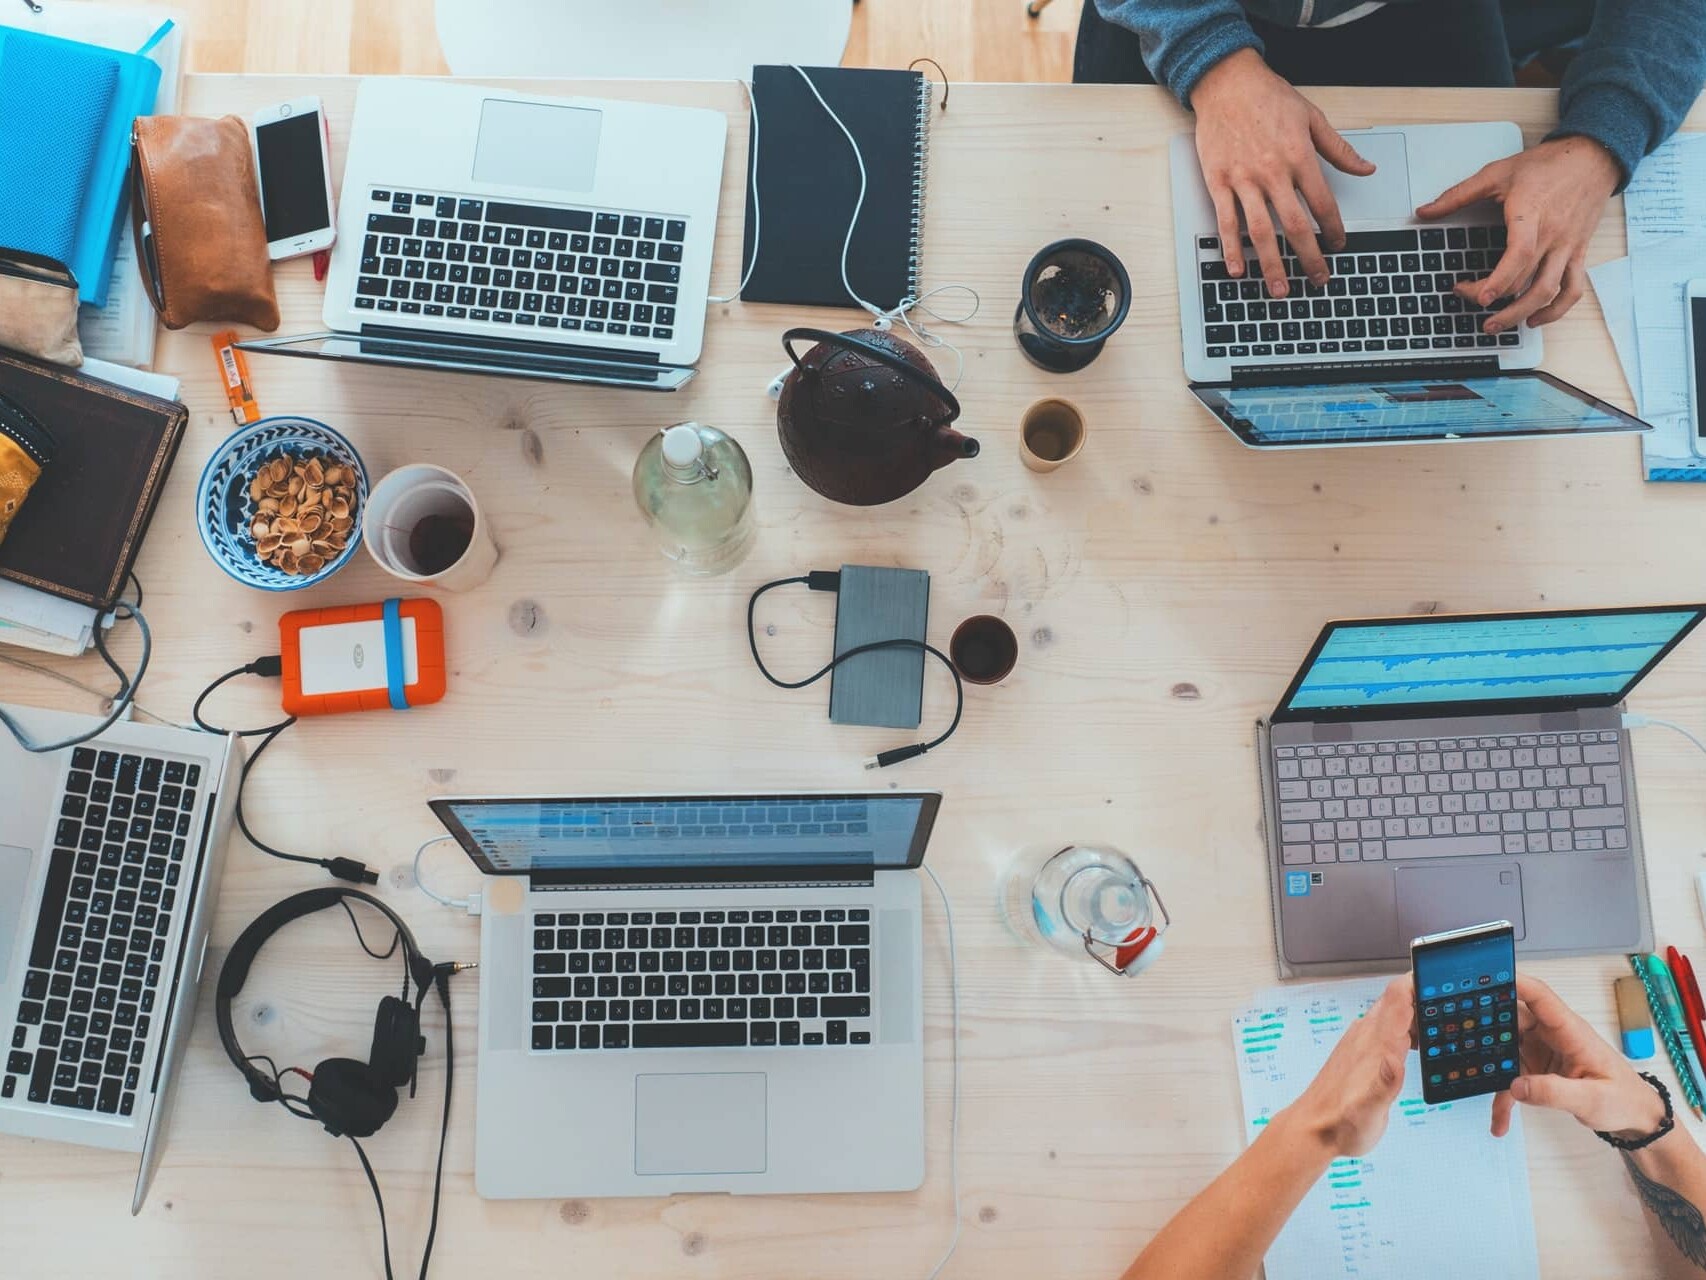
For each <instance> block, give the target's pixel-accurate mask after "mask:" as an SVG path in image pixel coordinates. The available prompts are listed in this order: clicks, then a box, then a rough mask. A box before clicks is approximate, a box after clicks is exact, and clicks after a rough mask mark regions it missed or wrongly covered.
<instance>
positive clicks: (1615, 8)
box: [1416, 0, 1706, 333]
mask: <svg viewBox="0 0 1706 1280" xmlns="http://www.w3.org/2000/svg"><path fill="white" fill-rule="evenodd" d="M1703 82H1706V6H1702V5H1700V4H1699V3H1688V4H1684V3H1678V0H1599V3H1598V4H1596V5H1595V6H1594V18H1593V26H1592V27H1591V28H1590V30H1589V31H1588V36H1587V40H1586V42H1585V43H1584V45H1583V47H1582V51H1581V52H1580V53H1579V54H1577V55H1576V58H1575V61H1574V62H1572V63H1571V64H1570V68H1569V70H1568V71H1566V72H1565V73H1564V85H1563V89H1562V90H1561V92H1560V94H1559V99H1558V127H1557V128H1556V129H1554V130H1553V131H1552V132H1551V133H1550V134H1548V135H1547V136H1546V139H1545V141H1543V142H1541V143H1540V144H1539V145H1538V146H1535V147H1530V148H1529V149H1528V150H1527V151H1524V152H1522V154H1520V155H1516V156H1512V157H1511V158H1509V159H1507V160H1496V161H1494V162H1493V163H1492V164H1489V165H1487V166H1486V167H1485V168H1483V169H1482V170H1481V171H1480V172H1479V173H1476V174H1475V175H1474V176H1473V177H1470V178H1468V179H1467V180H1465V181H1463V182H1460V183H1458V184H1457V185H1456V186H1455V187H1452V188H1451V189H1450V190H1449V191H1447V192H1445V193H1443V194H1442V195H1441V196H1440V197H1439V198H1438V199H1436V200H1433V201H1430V202H1429V203H1427V204H1425V205H1423V206H1422V207H1421V208H1419V209H1417V210H1416V213H1417V214H1418V215H1419V216H1421V217H1423V218H1443V217H1445V216H1446V215H1448V214H1452V213H1456V212H1457V211H1458V210H1460V209H1462V208H1464V207H1465V206H1467V205H1469V204H1472V203H1474V202H1475V201H1477V200H1496V201H1498V202H1499V203H1500V204H1502V205H1503V206H1504V216H1505V235H1506V240H1507V242H1508V243H1507V247H1506V249H1505V254H1504V257H1503V258H1501V259H1500V260H1499V264H1498V266H1497V267H1495V268H1494V270H1493V272H1492V274H1491V275H1489V276H1488V277H1487V278H1486V279H1484V280H1478V281H1473V282H1470V283H1466V284H1460V285H1458V286H1457V291H1458V293H1460V294H1462V295H1463V296H1464V297H1466V298H1469V299H1471V300H1472V301H1474V302H1476V303H1478V304H1479V305H1481V306H1486V305H1488V304H1490V303H1492V302H1493V301H1494V300H1495V299H1498V298H1508V299H1510V302H1509V303H1508V305H1506V306H1505V307H1503V308H1502V309H1501V310H1500V311H1499V312H1498V313H1497V314H1496V315H1494V316H1493V317H1492V319H1490V320H1489V321H1488V322H1487V324H1486V326H1485V328H1486V331H1487V332H1488V333H1498V332H1499V331H1500V330H1502V329H1509V328H1512V327H1513V326H1515V325H1518V324H1521V323H1522V322H1523V321H1525V320H1526V321H1527V322H1528V323H1529V324H1530V325H1541V324H1548V323H1550V322H1551V321H1553V320H1556V319H1558V317H1560V316H1562V315H1563V314H1564V313H1565V312H1567V311H1568V310H1569V309H1570V308H1571V307H1573V306H1575V305H1576V300H1577V299H1578V298H1580V297H1581V296H1582V290H1583V288H1584V287H1585V285H1586V283H1587V268H1586V261H1587V249H1588V240H1589V239H1590V238H1591V237H1592V236H1593V233H1594V228H1595V227H1597V226H1599V220H1600V217H1601V216H1602V215H1603V214H1604V213H1605V204H1606V201H1607V200H1609V199H1610V198H1611V197H1612V196H1613V195H1615V194H1616V193H1617V192H1619V191H1621V190H1622V189H1623V188H1624V186H1625V185H1627V183H1628V181H1629V179H1630V177H1631V176H1632V175H1633V174H1634V172H1635V166H1636V165H1637V164H1638V163H1639V162H1640V159H1641V157H1642V156H1644V155H1646V154H1647V153H1648V152H1649V151H1651V150H1652V149H1653V148H1654V147H1656V146H1658V145H1659V144H1660V143H1661V142H1663V141H1664V140H1665V139H1666V138H1668V137H1669V136H1670V135H1671V133H1672V131H1674V130H1675V128H1676V126H1677V125H1678V124H1680V123H1681V121H1682V118H1683V116H1685V115H1687V114H1688V109H1689V107H1691V106H1692V105H1693V104H1694V100H1695V98H1696V96H1698V94H1699V93H1700V87H1701V85H1702V83H1703Z"/></svg>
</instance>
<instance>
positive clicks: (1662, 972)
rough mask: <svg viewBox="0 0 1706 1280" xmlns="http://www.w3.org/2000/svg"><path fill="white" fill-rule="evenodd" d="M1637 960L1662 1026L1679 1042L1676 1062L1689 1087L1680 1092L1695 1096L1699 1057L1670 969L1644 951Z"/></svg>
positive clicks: (1698, 1090)
mask: <svg viewBox="0 0 1706 1280" xmlns="http://www.w3.org/2000/svg"><path fill="white" fill-rule="evenodd" d="M1641 962H1642V963H1643V964H1645V965H1646V966H1647V978H1648V981H1650V982H1651V983H1652V987H1653V991H1654V993H1655V994H1657V996H1658V998H1659V1008H1658V1014H1659V1016H1660V1017H1661V1018H1663V1019H1664V1022H1665V1026H1666V1027H1668V1028H1669V1029H1670V1032H1671V1034H1672V1035H1673V1036H1675V1037H1676V1040H1677V1043H1678V1044H1680V1045H1681V1046H1682V1062H1680V1063H1678V1064H1677V1065H1678V1066H1679V1067H1680V1068H1682V1069H1683V1070H1685V1071H1687V1072H1688V1073H1689V1075H1690V1076H1691V1077H1692V1079H1691V1080H1690V1081H1689V1090H1685V1091H1684V1092H1688V1091H1690V1090H1691V1091H1692V1092H1693V1093H1694V1096H1695V1097H1696V1098H1698V1097H1700V1096H1701V1093H1700V1059H1699V1058H1697V1057H1696V1056H1695V1053H1694V1045H1693V1043H1692V1042H1691V1041H1690V1039H1689V1036H1688V1024H1687V1020H1686V1019H1685V1018H1684V1017H1683V1013H1682V1000H1681V998H1680V997H1679V996H1678V995H1677V991H1676V983H1675V982H1673V981H1672V980H1671V976H1670V970H1669V969H1667V968H1665V962H1664V961H1663V960H1661V959H1659V957H1658V956H1655V955H1651V954H1648V955H1644V956H1642V957H1641ZM1690 1110H1692V1111H1693V1112H1694V1114H1695V1115H1696V1116H1697V1117H1702V1118H1706V1116H1702V1112H1701V1109H1700V1108H1699V1107H1698V1106H1694V1105H1693V1104H1692V1103H1691V1104H1690Z"/></svg>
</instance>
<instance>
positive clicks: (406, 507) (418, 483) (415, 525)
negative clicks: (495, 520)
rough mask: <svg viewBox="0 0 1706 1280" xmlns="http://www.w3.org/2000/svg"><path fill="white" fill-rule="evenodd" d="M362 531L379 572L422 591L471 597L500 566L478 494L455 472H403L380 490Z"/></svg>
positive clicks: (429, 467) (416, 466)
mask: <svg viewBox="0 0 1706 1280" xmlns="http://www.w3.org/2000/svg"><path fill="white" fill-rule="evenodd" d="M361 529H362V542H363V543H364V544H365V545H366V547H367V550H368V553H369V554H370V555H372V557H373V559H374V560H375V562H377V563H378V565H379V567H380V568H381V569H383V570H385V572H386V573H389V574H390V575H391V576H392V577H395V578H401V579H403V581H405V582H410V583H414V584H416V585H418V586H424V587H439V588H442V589H443V590H445V591H468V590H471V589H473V588H474V587H477V586H479V585H480V584H481V583H482V582H484V581H485V580H486V578H487V577H488V576H490V574H491V572H492V566H493V565H495V564H497V562H498V546H497V543H495V542H494V541H492V532H491V528H490V526H489V525H488V524H487V523H486V520H485V517H484V516H482V515H481V514H480V504H479V502H478V501H476V499H475V497H474V491H473V490H472V489H470V488H469V487H468V486H467V484H466V483H465V482H464V481H463V479H462V477H461V476H459V475H457V474H456V473H455V472H454V471H447V470H445V468H443V467H438V466H434V465H433V464H431V463H429V462H414V463H410V464H409V465H408V466H404V467H398V468H397V469H396V470H395V471H393V472H391V473H390V474H388V475H387V476H386V477H385V478H384V479H383V480H381V481H380V482H379V483H378V484H377V485H375V486H374V487H373V491H372V492H371V493H369V494H368V495H367V505H366V507H365V508H364V509H363V512H362V526H361Z"/></svg>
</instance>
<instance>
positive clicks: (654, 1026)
mask: <svg viewBox="0 0 1706 1280" xmlns="http://www.w3.org/2000/svg"><path fill="white" fill-rule="evenodd" d="M662 1016H663V1013H662V1010H661V1008H660V1010H659V1017H662ZM671 1016H672V1018H673V1013H672V1015H671ZM766 1025H767V1026H769V1028H770V1030H769V1037H770V1038H769V1039H768V1040H761V1039H759V1037H758V1029H759V1027H760V1026H766ZM624 1030H625V1031H626V1030H627V1028H624ZM632 1032H633V1047H634V1048H636V1049H713V1048H738V1047H742V1046H745V1045H746V1043H747V1024H746V1023H744V1022H677V1021H673V1020H670V1021H665V1022H643V1023H637V1024H635V1025H634V1027H633V1028H632ZM753 1032H754V1034H753V1039H752V1043H753V1044H775V1043H776V1027H775V1024H774V1023H769V1024H762V1023H755V1024H753Z"/></svg>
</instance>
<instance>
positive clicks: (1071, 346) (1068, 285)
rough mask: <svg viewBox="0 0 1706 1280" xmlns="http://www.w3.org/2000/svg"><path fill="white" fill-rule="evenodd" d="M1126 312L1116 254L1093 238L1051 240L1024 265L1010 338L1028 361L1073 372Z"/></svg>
mask: <svg viewBox="0 0 1706 1280" xmlns="http://www.w3.org/2000/svg"><path fill="white" fill-rule="evenodd" d="M1130 310H1131V278H1130V277H1129V276H1128V275H1126V269H1125V266H1124V265H1123V264H1122V263H1121V262H1120V260H1119V259H1118V258H1116V257H1114V255H1113V254H1112V253H1110V252H1109V251H1108V250H1107V249H1105V248H1103V247H1102V246H1101V245H1099V244H1097V243H1096V242H1095V241H1094V240H1056V241H1055V242H1054V243H1053V244H1051V245H1045V246H1044V247H1043V248H1042V249H1041V250H1039V251H1038V252H1037V255H1036V256H1035V257H1034V258H1032V259H1031V262H1030V265H1029V266H1027V267H1026V268H1025V279H1024V282H1023V292H1022V293H1021V295H1020V298H1019V309H1018V311H1017V312H1015V313H1014V316H1013V336H1014V337H1015V338H1016V339H1017V340H1018V343H1019V349H1020V350H1021V351H1023V352H1024V353H1025V355H1026V356H1027V357H1029V359H1030V360H1031V362H1032V363H1033V364H1035V365H1038V366H1040V367H1041V368H1044V369H1048V370H1050V371H1051V372H1054V373H1072V372H1074V371H1075V370H1078V369H1082V368H1083V367H1084V366H1085V365H1087V364H1089V363H1090V362H1091V361H1092V360H1094V359H1095V358H1096V357H1097V356H1099V355H1101V354H1102V347H1103V345H1104V344H1105V343H1106V342H1107V340H1108V339H1109V337H1111V336H1112V335H1113V332H1114V330H1115V329H1118V328H1119V327H1120V325H1121V324H1123V323H1124V322H1125V318H1126V314H1127V313H1128V312H1129V311H1130Z"/></svg>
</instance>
